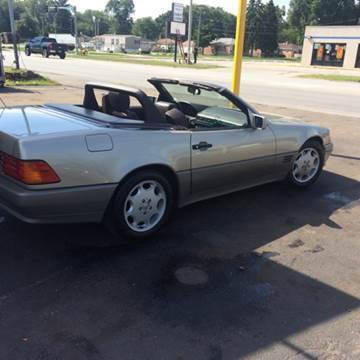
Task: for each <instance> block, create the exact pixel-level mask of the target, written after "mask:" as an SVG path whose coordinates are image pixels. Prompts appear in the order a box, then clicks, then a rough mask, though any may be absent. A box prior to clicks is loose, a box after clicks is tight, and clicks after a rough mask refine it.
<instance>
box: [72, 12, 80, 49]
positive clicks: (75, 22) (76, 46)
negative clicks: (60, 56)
mask: <svg viewBox="0 0 360 360" xmlns="http://www.w3.org/2000/svg"><path fill="white" fill-rule="evenodd" d="M72 10H73V12H74V31H75V51H76V54H77V55H78V54H79V42H78V27H77V16H76V6H72Z"/></svg>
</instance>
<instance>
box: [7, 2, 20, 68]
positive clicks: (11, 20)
mask: <svg viewBox="0 0 360 360" xmlns="http://www.w3.org/2000/svg"><path fill="white" fill-rule="evenodd" d="M8 5H9V17H10V26H11V33H12V40H13V46H14V55H15V64H16V69H17V70H19V69H20V65H19V54H18V49H17V41H16V28H15V19H14V3H13V0H8Z"/></svg>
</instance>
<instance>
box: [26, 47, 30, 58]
mask: <svg viewBox="0 0 360 360" xmlns="http://www.w3.org/2000/svg"><path fill="white" fill-rule="evenodd" d="M25 55H26V56H30V55H31V50H30V48H29V47H26V48H25Z"/></svg>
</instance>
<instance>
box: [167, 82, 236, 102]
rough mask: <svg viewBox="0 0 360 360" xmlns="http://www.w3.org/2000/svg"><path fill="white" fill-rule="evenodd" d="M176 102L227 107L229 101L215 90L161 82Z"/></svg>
mask: <svg viewBox="0 0 360 360" xmlns="http://www.w3.org/2000/svg"><path fill="white" fill-rule="evenodd" d="M162 85H163V86H164V88H165V89H166V90H167V92H168V93H169V94H170V95H171V96H172V97H173V98H174V100H175V101H176V102H181V101H185V102H189V103H192V104H197V105H204V106H221V107H228V106H229V104H231V103H230V101H229V100H228V99H227V98H225V97H224V96H222V95H220V94H219V93H217V92H216V91H213V90H210V89H209V90H206V89H204V88H200V87H195V86H192V85H180V84H166V83H163V84H162Z"/></svg>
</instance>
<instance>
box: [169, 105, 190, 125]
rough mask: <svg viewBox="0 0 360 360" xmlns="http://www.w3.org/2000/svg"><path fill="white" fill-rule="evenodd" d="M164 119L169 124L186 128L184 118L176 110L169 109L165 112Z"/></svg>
mask: <svg viewBox="0 0 360 360" xmlns="http://www.w3.org/2000/svg"><path fill="white" fill-rule="evenodd" d="M165 115H166V119H167V121H168V122H169V123H170V124H173V125H177V126H183V127H188V124H187V120H186V116H185V115H184V114H183V113H182V112H181V111H180V110H178V109H176V108H175V109H171V110H169V111H167V112H166V114H165Z"/></svg>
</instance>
